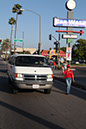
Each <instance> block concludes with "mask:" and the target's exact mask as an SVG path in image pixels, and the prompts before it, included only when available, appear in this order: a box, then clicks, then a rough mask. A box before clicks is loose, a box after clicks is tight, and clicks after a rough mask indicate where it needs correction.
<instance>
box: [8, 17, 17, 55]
mask: <svg viewBox="0 0 86 129" xmlns="http://www.w3.org/2000/svg"><path fill="white" fill-rule="evenodd" d="M8 23H9V24H10V25H11V34H10V53H11V48H12V46H11V45H12V33H13V25H15V24H16V20H15V19H14V18H13V17H11V19H9V21H8Z"/></svg>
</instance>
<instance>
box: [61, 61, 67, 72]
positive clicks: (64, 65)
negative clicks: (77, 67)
mask: <svg viewBox="0 0 86 129" xmlns="http://www.w3.org/2000/svg"><path fill="white" fill-rule="evenodd" d="M67 65H68V64H67V61H66V60H65V61H64V63H63V64H62V67H64V70H66V69H67Z"/></svg>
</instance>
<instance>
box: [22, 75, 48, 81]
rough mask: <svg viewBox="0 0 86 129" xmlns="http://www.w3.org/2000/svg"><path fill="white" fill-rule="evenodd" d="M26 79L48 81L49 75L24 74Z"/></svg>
mask: <svg viewBox="0 0 86 129" xmlns="http://www.w3.org/2000/svg"><path fill="white" fill-rule="evenodd" d="M24 79H25V80H32V81H46V80H47V75H31V74H24Z"/></svg>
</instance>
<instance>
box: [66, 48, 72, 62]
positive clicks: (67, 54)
mask: <svg viewBox="0 0 86 129" xmlns="http://www.w3.org/2000/svg"><path fill="white" fill-rule="evenodd" d="M71 51H72V48H71V47H67V48H66V60H67V61H71V53H72V52H71Z"/></svg>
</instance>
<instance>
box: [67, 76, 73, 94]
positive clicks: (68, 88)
mask: <svg viewBox="0 0 86 129" xmlns="http://www.w3.org/2000/svg"><path fill="white" fill-rule="evenodd" d="M71 83H72V79H71V78H66V84H67V94H69V93H70V89H71Z"/></svg>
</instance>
